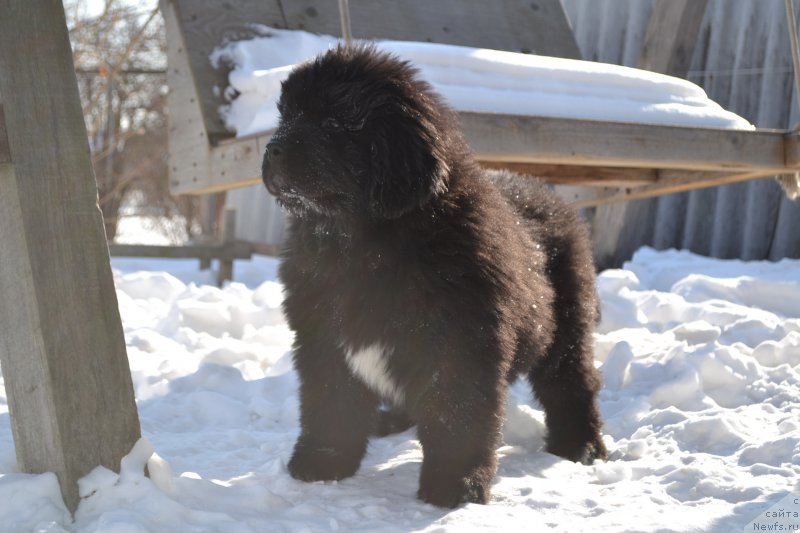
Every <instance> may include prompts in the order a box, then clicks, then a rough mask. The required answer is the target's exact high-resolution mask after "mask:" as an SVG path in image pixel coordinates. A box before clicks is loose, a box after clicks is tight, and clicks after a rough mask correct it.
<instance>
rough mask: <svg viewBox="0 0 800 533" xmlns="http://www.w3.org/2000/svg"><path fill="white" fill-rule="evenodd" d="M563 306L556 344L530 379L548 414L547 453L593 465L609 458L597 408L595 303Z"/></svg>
mask: <svg viewBox="0 0 800 533" xmlns="http://www.w3.org/2000/svg"><path fill="white" fill-rule="evenodd" d="M559 304H560V305H561V307H560V309H559V311H557V315H560V316H558V326H557V329H556V334H555V340H554V342H553V344H552V346H551V347H550V349H549V350H548V351H547V353H546V354H545V356H544V359H543V360H541V361H539V362H538V364H536V365H535V366H534V367H533V369H532V370H531V371H530V373H529V374H528V380H529V381H530V383H531V385H532V387H533V390H534V393H535V394H536V397H537V398H538V399H539V402H540V403H541V404H542V406H543V407H544V410H545V417H546V422H547V429H548V436H547V451H549V452H550V453H553V454H555V455H559V456H561V457H564V458H566V459H570V460H572V461H579V462H582V463H584V464H591V463H592V462H593V461H594V460H595V459H605V458H606V455H607V452H606V448H605V445H604V444H603V440H602V436H601V428H602V421H601V419H600V412H599V409H598V406H597V395H598V392H599V391H600V388H601V378H600V373H599V372H598V371H597V369H596V368H595V367H594V354H593V340H592V331H593V329H594V320H595V318H594V317H595V311H594V309H593V308H592V307H591V306H593V305H594V303H591V306H588V305H581V304H578V303H575V305H572V306H568V307H567V306H565V302H564V301H561V302H559ZM590 309H591V310H590Z"/></svg>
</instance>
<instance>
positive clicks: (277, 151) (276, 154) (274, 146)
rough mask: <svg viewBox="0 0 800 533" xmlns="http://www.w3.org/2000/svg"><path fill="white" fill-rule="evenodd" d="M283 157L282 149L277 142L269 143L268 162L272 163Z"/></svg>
mask: <svg viewBox="0 0 800 533" xmlns="http://www.w3.org/2000/svg"><path fill="white" fill-rule="evenodd" d="M282 156H283V147H282V146H281V144H280V143H278V142H275V141H273V142H271V143H269V144H267V157H269V159H270V161H274V160H276V159H278V158H280V157H282Z"/></svg>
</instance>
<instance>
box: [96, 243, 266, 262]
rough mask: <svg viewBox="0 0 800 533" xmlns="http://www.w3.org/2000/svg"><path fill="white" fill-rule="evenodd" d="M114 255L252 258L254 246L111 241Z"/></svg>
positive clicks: (109, 247) (177, 257)
mask: <svg viewBox="0 0 800 533" xmlns="http://www.w3.org/2000/svg"><path fill="white" fill-rule="evenodd" d="M108 251H109V253H110V254H111V256H112V257H160V258H162V259H250V258H251V257H252V256H253V248H252V246H250V245H249V244H248V243H245V242H232V243H229V244H186V245H181V246H162V245H150V244H116V243H110V244H109V245H108Z"/></svg>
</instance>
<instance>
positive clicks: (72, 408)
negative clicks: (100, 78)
mask: <svg viewBox="0 0 800 533" xmlns="http://www.w3.org/2000/svg"><path fill="white" fill-rule="evenodd" d="M0 13H2V14H3V15H2V17H0V191H1V192H0V250H2V253H0V295H2V298H0V360H2V368H3V377H4V380H5V387H6V394H7V396H8V403H9V409H10V414H11V426H12V430H13V434H14V442H15V447H16V454H17V461H18V466H19V469H20V470H21V471H23V472H33V473H40V472H55V473H56V475H57V476H58V480H59V484H60V486H61V491H62V494H63V496H64V501H65V502H66V504H67V507H68V508H69V509H70V510H71V511H74V510H75V508H76V507H77V505H78V501H79V497H78V486H77V483H76V482H77V480H78V479H79V478H81V477H83V476H85V475H86V474H88V473H89V472H90V471H91V470H92V469H93V468H94V467H96V466H97V465H103V466H106V467H108V468H111V469H114V470H119V462H120V459H121V458H122V457H123V456H124V455H125V454H127V453H128V452H129V451H130V449H131V448H132V447H133V445H134V443H135V442H136V440H137V439H138V438H139V436H140V429H139V420H138V415H137V412H136V404H135V402H134V396H133V386H132V383H131V375H130V369H129V367H128V360H127V356H126V351H125V339H124V337H123V332H122V324H121V322H120V316H119V309H118V306H117V297H116V292H115V290H114V283H113V278H112V275H111V267H110V264H109V259H108V249H107V247H106V239H105V232H104V229H103V219H102V216H101V213H100V209H99V208H98V206H97V186H96V184H95V181H94V174H93V170H92V165H91V161H90V159H89V145H88V140H87V137H86V128H85V126H84V122H83V114H82V112H81V106H80V100H79V98H78V87H77V83H76V81H75V74H74V71H73V63H72V55H71V52H70V43H69V38H68V35H67V27H66V22H65V19H64V11H63V7H62V5H61V2H60V1H59V0H39V1H35V2H17V1H15V0H0Z"/></svg>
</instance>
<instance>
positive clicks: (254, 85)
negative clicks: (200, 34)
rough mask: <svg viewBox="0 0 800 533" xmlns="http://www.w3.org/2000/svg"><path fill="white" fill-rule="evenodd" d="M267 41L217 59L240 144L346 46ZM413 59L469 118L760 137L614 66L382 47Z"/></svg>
mask: <svg viewBox="0 0 800 533" xmlns="http://www.w3.org/2000/svg"><path fill="white" fill-rule="evenodd" d="M253 27H254V28H255V29H256V30H257V31H259V32H260V33H261V34H262V35H263V36H261V37H257V38H255V39H250V40H243V41H232V42H230V43H227V44H225V45H223V46H221V47H219V48H217V49H216V50H214V52H213V53H212V54H211V61H212V63H213V64H215V65H219V64H227V65H230V66H231V67H232V70H231V72H230V74H229V76H228V81H229V83H230V85H229V87H228V88H227V89H226V96H227V97H228V99H229V100H231V103H230V105H227V106H224V107H223V108H222V109H221V114H222V117H223V119H224V120H225V123H226V125H227V127H228V128H230V129H231V130H233V131H235V132H236V134H237V135H238V136H244V135H249V134H253V133H257V132H260V131H266V130H270V129H273V128H275V127H277V124H278V111H277V109H276V107H275V103H276V102H277V99H278V96H279V94H280V87H281V81H283V80H284V79H285V78H286V76H288V74H289V72H290V71H291V69H292V67H293V66H294V65H296V64H298V63H301V62H303V61H306V60H308V59H309V58H312V57H314V56H315V55H317V54H318V53H320V52H324V51H325V50H328V49H329V48H331V47H333V46H335V45H336V43H337V39H336V38H335V37H332V36H329V35H315V34H312V33H307V32H303V31H289V30H281V29H275V28H269V27H266V26H260V25H254V26H253ZM378 46H379V48H381V49H382V50H386V51H389V52H392V53H394V54H395V55H397V56H399V57H401V58H403V59H405V60H409V61H411V62H412V63H413V64H414V65H415V66H417V67H418V69H419V71H420V74H421V75H422V77H423V78H424V79H426V80H427V81H428V82H430V83H431V84H432V85H433V87H434V88H435V89H436V90H437V91H438V92H439V93H440V94H441V95H443V97H444V99H445V101H446V102H448V103H449V104H450V106H452V107H453V108H455V109H458V110H461V111H476V112H487V113H507V114H515V115H535V116H547V117H564V118H578V119H589V120H611V121H621V122H637V123H652V124H667V125H684V126H705V127H718V128H734V129H753V126H752V125H751V124H750V123H749V122H747V121H746V120H745V119H743V118H741V117H739V116H738V115H735V114H734V113H731V112H729V111H725V110H724V109H722V108H721V107H720V106H719V105H718V104H717V103H715V102H714V101H712V100H710V99H709V98H708V97H707V96H706V93H705V91H703V89H702V88H700V87H699V86H697V85H695V84H694V83H691V82H689V81H686V80H683V79H680V78H674V77H671V76H665V75H663V74H657V73H654V72H648V71H645V70H639V69H634V68H629V67H623V66H619V65H611V64H608V63H596V62H591V61H577V60H572V59H563V58H555V57H546V56H537V55H530V54H519V53H512V52H504V51H498V50H486V49H478V48H467V47H463V46H454V45H443V44H431V43H413V42H403V41H379V42H378Z"/></svg>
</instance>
